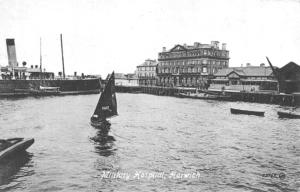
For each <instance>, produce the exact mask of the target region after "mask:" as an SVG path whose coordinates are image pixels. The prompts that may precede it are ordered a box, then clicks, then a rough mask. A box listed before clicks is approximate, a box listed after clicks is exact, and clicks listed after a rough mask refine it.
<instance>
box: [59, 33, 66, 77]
mask: <svg viewBox="0 0 300 192" xmlns="http://www.w3.org/2000/svg"><path fill="white" fill-rule="evenodd" d="M60 46H61V60H62V67H63V78H64V79H65V77H66V76H65V63H64V48H63V41H62V34H60Z"/></svg>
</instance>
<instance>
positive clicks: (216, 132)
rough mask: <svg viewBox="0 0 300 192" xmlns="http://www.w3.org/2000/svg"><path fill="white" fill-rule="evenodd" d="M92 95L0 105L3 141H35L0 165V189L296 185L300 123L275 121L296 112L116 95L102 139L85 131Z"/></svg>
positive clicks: (271, 187)
mask: <svg viewBox="0 0 300 192" xmlns="http://www.w3.org/2000/svg"><path fill="white" fill-rule="evenodd" d="M98 97H99V95H97V94H96V95H78V96H63V97H41V98H23V99H2V100H0V133H1V138H9V137H33V138H35V143H34V144H33V145H32V146H31V147H30V148H29V149H28V152H27V153H25V154H21V155H20V156H18V157H17V158H14V159H10V161H5V162H2V163H1V164H0V191H11V192H12V191H13V192H21V191H22V192H26V191H37V192H38V191H299V189H300V183H299V178H300V168H299V167H300V161H299V159H300V142H299V141H300V126H299V125H300V121H299V120H297V119H295V120H293V119H292V120H290V119H278V117H277V111H278V110H280V111H283V110H294V111H296V112H298V113H299V112H300V111H299V109H293V108H287V107H286V108H283V107H280V106H278V105H267V104H255V103H242V102H220V101H203V100H193V99H180V98H174V97H161V96H154V95H146V94H126V93H119V94H117V99H118V112H119V116H117V117H115V118H113V119H111V124H112V126H111V130H110V132H109V133H108V135H105V134H102V133H100V132H99V131H98V130H96V129H95V128H93V127H92V126H90V125H89V118H90V116H91V114H92V113H93V111H94V107H95V105H96V103H97V101H98ZM230 107H234V108H242V109H250V110H251V109H253V110H263V111H265V112H266V113H265V117H257V116H247V115H232V114H230V110H229V109H230Z"/></svg>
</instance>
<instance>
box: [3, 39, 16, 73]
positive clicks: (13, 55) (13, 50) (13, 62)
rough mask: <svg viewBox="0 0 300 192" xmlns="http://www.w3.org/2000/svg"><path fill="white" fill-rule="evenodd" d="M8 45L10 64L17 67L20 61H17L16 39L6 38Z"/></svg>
mask: <svg viewBox="0 0 300 192" xmlns="http://www.w3.org/2000/svg"><path fill="white" fill-rule="evenodd" d="M6 46H7V56H8V66H10V67H17V66H18V62H17V54H16V46H15V39H6Z"/></svg>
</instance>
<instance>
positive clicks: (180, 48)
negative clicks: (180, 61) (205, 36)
mask: <svg viewBox="0 0 300 192" xmlns="http://www.w3.org/2000/svg"><path fill="white" fill-rule="evenodd" d="M173 51H186V48H185V47H183V46H182V45H175V47H173V48H172V49H171V50H170V52H173Z"/></svg>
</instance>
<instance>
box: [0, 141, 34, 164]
mask: <svg viewBox="0 0 300 192" xmlns="http://www.w3.org/2000/svg"><path fill="white" fill-rule="evenodd" d="M33 143H34V139H32V138H29V139H24V138H11V139H5V140H4V139H1V140H0V160H2V159H4V158H6V157H8V156H10V155H13V154H16V153H19V152H22V151H25V150H26V149H27V148H28V147H30V146H31V145H32V144H33Z"/></svg>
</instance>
